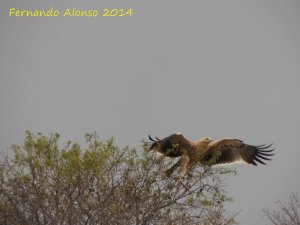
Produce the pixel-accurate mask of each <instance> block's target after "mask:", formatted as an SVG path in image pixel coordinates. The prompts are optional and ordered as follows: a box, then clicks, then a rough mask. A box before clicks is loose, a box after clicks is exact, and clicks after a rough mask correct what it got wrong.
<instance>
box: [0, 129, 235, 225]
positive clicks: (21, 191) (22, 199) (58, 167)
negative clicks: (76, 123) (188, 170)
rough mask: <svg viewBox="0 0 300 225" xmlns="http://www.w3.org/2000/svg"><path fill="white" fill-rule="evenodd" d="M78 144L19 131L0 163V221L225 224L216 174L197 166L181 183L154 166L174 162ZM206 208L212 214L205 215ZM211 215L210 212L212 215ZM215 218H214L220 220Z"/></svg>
mask: <svg viewBox="0 0 300 225" xmlns="http://www.w3.org/2000/svg"><path fill="white" fill-rule="evenodd" d="M85 137H86V147H82V146H80V145H79V144H78V143H74V142H71V141H69V142H68V143H67V144H66V145H65V146H64V147H63V148H61V147H60V146H59V144H58V142H59V138H60V136H59V135H58V134H52V135H50V137H46V136H44V135H43V134H41V133H38V134H36V135H35V134H33V133H31V132H29V131H27V132H26V134H25V141H24V144H23V146H22V147H20V146H17V145H13V146H12V150H13V152H14V155H13V158H8V157H7V156H6V157H4V158H3V159H2V163H1V165H2V166H1V167H0V185H1V186H0V190H1V191H0V224H145V225H146V224H205V223H206V224H207V223H208V224H233V223H234V221H233V219H232V217H230V216H228V215H227V214H226V213H225V211H224V209H223V202H225V201H227V200H228V197H227V196H226V193H225V192H224V190H223V189H222V179H221V175H223V174H227V173H230V172H232V171H228V170H225V169H223V168H212V167H209V166H205V167H203V166H199V167H198V168H197V169H195V171H194V174H193V176H192V177H190V178H189V179H185V180H184V181H183V182H182V183H178V182H177V181H176V179H174V178H175V177H172V178H170V179H165V178H164V177H163V176H162V174H163V171H164V170H166V169H167V168H168V167H169V166H170V165H171V164H173V163H174V162H173V161H172V160H170V159H166V158H164V157H161V156H159V155H157V154H155V153H153V152H149V146H148V143H146V142H144V143H143V150H144V151H143V152H139V151H136V150H135V149H130V148H128V147H126V148H124V149H119V148H118V147H117V146H115V145H114V141H113V139H110V140H107V141H104V142H103V141H100V140H99V138H98V137H97V134H96V133H91V134H86V136H85ZM212 215H214V216H212ZM216 215H217V216H216ZM220 221H221V222H220Z"/></svg>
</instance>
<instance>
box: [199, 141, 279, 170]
mask: <svg viewBox="0 0 300 225" xmlns="http://www.w3.org/2000/svg"><path fill="white" fill-rule="evenodd" d="M271 146H272V144H270V145H257V146H255V145H248V144H245V143H244V142H243V141H240V140H237V139H221V140H219V141H217V142H214V143H211V144H210V145H209V146H208V150H207V151H206V153H205V155H204V157H203V161H209V160H211V159H212V158H213V157H214V155H216V157H215V159H213V160H212V161H213V162H212V164H222V163H234V162H245V163H248V164H253V165H255V166H257V163H261V164H264V165H265V164H266V163H265V162H264V160H271V159H270V158H269V157H270V156H272V155H274V154H272V153H270V152H272V151H274V149H270V147H271ZM214 160H215V161H214Z"/></svg>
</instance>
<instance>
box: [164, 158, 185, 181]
mask: <svg viewBox="0 0 300 225" xmlns="http://www.w3.org/2000/svg"><path fill="white" fill-rule="evenodd" d="M180 163H181V159H179V160H178V161H177V162H176V163H175V164H174V165H173V166H172V167H171V168H169V169H167V170H166V171H165V172H164V175H165V176H166V177H170V176H171V175H172V173H173V172H174V171H175V170H176V169H177V167H178V166H180Z"/></svg>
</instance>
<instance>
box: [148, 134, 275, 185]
mask: <svg viewBox="0 0 300 225" xmlns="http://www.w3.org/2000/svg"><path fill="white" fill-rule="evenodd" d="M149 139H150V141H152V144H151V146H150V150H155V151H157V152H159V153H161V154H163V155H165V156H168V157H171V158H177V157H181V158H180V159H179V161H178V162H177V163H176V164H175V165H174V166H172V167H171V168H170V169H168V170H167V171H166V172H165V174H166V175H167V176H170V175H171V174H172V173H173V172H174V170H175V169H176V168H177V167H179V179H180V180H181V179H182V178H183V176H184V175H185V173H186V172H187V171H188V170H191V169H192V168H193V167H194V166H195V165H196V164H197V163H198V162H200V163H202V164H207V165H215V164H224V163H236V162H244V163H247V164H253V165H255V166H257V163H260V164H264V165H265V164H266V163H265V162H264V160H271V159H270V158H269V157H270V156H272V155H274V154H272V153H270V152H272V151H274V149H270V147H271V146H272V145H248V144H245V143H244V142H243V141H241V140H238V139H231V138H224V139H221V140H219V141H215V142H213V139H212V138H210V137H206V138H202V139H200V140H198V141H196V142H192V141H189V140H187V139H186V138H185V137H183V135H182V134H181V133H176V134H172V135H170V136H168V137H165V138H164V139H162V140H160V139H159V138H157V137H156V140H154V139H153V138H152V137H151V136H150V135H149Z"/></svg>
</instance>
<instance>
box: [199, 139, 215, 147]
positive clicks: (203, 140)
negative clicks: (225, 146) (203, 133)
mask: <svg viewBox="0 0 300 225" xmlns="http://www.w3.org/2000/svg"><path fill="white" fill-rule="evenodd" d="M212 141H213V139H212V138H211V137H204V138H201V139H200V140H198V141H196V143H197V144H200V145H201V146H207V145H209V143H211V142H212Z"/></svg>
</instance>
